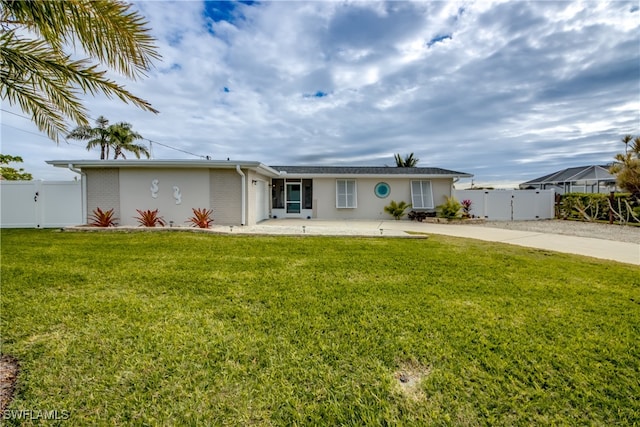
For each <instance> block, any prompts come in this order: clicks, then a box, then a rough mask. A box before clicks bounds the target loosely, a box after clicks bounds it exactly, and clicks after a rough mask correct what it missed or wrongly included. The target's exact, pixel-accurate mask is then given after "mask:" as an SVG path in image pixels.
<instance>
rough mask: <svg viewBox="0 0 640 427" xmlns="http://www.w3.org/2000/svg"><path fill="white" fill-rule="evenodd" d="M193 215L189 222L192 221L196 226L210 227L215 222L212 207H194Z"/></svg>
mask: <svg viewBox="0 0 640 427" xmlns="http://www.w3.org/2000/svg"><path fill="white" fill-rule="evenodd" d="M191 210H192V211H193V216H192V217H191V218H189V219H188V220H187V222H189V223H191V224H192V225H193V226H194V227H200V228H209V227H211V224H212V223H213V218H212V217H211V215H212V214H213V211H212V210H211V209H205V208H202V209H200V208H193V209H191Z"/></svg>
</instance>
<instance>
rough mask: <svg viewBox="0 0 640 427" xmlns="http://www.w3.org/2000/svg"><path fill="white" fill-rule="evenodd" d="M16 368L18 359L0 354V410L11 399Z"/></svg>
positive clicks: (14, 386) (16, 377)
mask: <svg viewBox="0 0 640 427" xmlns="http://www.w3.org/2000/svg"><path fill="white" fill-rule="evenodd" d="M18 370H19V365H18V359H16V358H15V357H13V356H9V355H7V354H5V355H2V356H0V412H2V411H4V410H5V409H6V408H7V406H9V403H11V400H12V399H13V393H14V391H15V390H16V382H17V381H18Z"/></svg>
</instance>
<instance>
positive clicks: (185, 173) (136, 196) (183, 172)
mask: <svg viewBox="0 0 640 427" xmlns="http://www.w3.org/2000/svg"><path fill="white" fill-rule="evenodd" d="M154 180H157V183H156V185H157V191H156V192H154V191H152V187H153V182H154ZM176 187H177V190H176V189H175V188H176ZM209 194H210V193H209V171H208V170H207V169H160V168H159V169H147V168H140V169H135V168H132V169H120V216H119V217H118V218H119V221H118V224H120V225H133V226H136V225H139V224H138V222H137V221H136V219H135V217H136V216H138V213H137V212H136V209H140V210H146V209H152V210H153V209H158V211H159V215H160V216H161V217H163V218H164V220H165V221H166V222H167V224H169V222H170V221H173V224H174V226H186V225H187V220H188V218H190V217H191V216H193V211H192V208H206V209H209V208H210V203H209ZM154 195H155V196H156V197H154ZM214 218H215V217H214Z"/></svg>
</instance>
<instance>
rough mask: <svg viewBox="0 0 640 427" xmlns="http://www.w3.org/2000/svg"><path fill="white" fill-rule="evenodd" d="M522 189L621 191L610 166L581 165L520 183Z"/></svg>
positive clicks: (563, 191) (564, 191) (585, 191)
mask: <svg viewBox="0 0 640 427" xmlns="http://www.w3.org/2000/svg"><path fill="white" fill-rule="evenodd" d="M519 187H520V189H521V190H534V189H535V190H548V189H554V190H555V191H556V193H558V194H566V193H609V192H611V191H620V189H619V188H618V187H617V186H616V177H615V176H614V175H611V174H610V173H609V168H608V166H598V165H592V166H580V167H574V168H567V169H562V170H560V171H557V172H554V173H550V174H548V175H545V176H541V177H540V178H536V179H532V180H531V181H527V182H523V183H522V184H520V185H519Z"/></svg>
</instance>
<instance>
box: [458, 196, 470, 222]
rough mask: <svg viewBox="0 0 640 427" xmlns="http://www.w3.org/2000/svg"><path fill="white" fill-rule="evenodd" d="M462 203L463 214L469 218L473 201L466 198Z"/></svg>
mask: <svg viewBox="0 0 640 427" xmlns="http://www.w3.org/2000/svg"><path fill="white" fill-rule="evenodd" d="M460 204H461V205H462V216H464V217H467V218H468V217H469V214H470V212H471V205H472V204H473V203H472V202H471V200H469V199H465V200H463V201H462V202H461V203H460Z"/></svg>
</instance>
